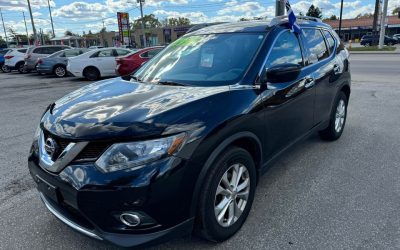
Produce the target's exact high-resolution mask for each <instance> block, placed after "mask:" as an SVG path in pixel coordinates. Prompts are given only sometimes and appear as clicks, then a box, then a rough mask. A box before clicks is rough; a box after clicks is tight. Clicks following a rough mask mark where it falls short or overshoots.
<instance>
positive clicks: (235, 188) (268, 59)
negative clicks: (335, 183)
mask: <svg viewBox="0 0 400 250" xmlns="http://www.w3.org/2000/svg"><path fill="white" fill-rule="evenodd" d="M299 25H300V26H301V28H302V33H301V34H296V33H294V32H292V31H291V30H290V28H289V27H288V23H287V19H285V18H280V19H278V20H275V21H274V22H266V21H265V22H238V23H233V24H220V25H215V26H210V27H206V28H203V29H200V30H197V31H194V32H192V33H189V34H187V35H185V36H183V37H182V38H180V39H179V40H177V41H175V42H173V43H172V44H170V45H169V46H168V47H166V48H165V49H164V50H163V51H162V52H160V53H159V54H158V55H157V56H155V57H154V58H153V59H152V60H150V61H149V62H148V63H146V64H145V65H144V66H143V67H142V68H140V69H139V70H138V71H137V72H136V73H135V74H134V75H133V76H132V79H131V80H129V81H125V80H122V79H121V78H115V79H111V80H105V81H100V82H97V83H94V84H91V85H88V86H86V87H84V88H81V89H79V90H77V91H75V92H73V93H71V94H69V95H67V96H65V97H64V98H62V99H60V100H58V101H56V102H55V103H53V104H51V105H50V106H49V107H48V108H47V110H46V111H45V113H44V114H43V117H42V118H41V121H40V126H39V128H38V130H37V133H36V135H35V139H34V142H33V145H32V147H31V150H30V155H29V170H30V172H31V175H32V177H33V178H34V180H35V181H36V183H37V186H38V190H39V192H40V196H41V199H42V200H43V202H44V203H45V205H46V206H47V208H48V209H49V210H50V211H51V212H52V213H53V214H54V215H55V216H56V217H58V218H59V219H60V220H62V221H63V222H65V223H66V224H67V225H69V226H70V227H72V228H74V229H76V230H78V231H79V232H81V233H83V234H85V235H88V236H90V237H93V238H96V239H102V240H106V241H109V242H112V243H114V244H117V245H119V246H129V247H131V246H143V245H146V244H149V243H156V242H160V241H164V240H167V239H170V238H171V237H177V236H182V235H185V234H191V233H192V232H195V233H196V234H198V235H200V236H202V237H203V238H205V239H209V240H212V241H217V242H218V241H223V240H226V239H227V238H229V237H230V236H232V235H233V234H235V233H236V232H237V231H238V230H239V229H240V228H241V226H242V225H243V223H244V222H245V220H246V218H247V216H248V214H249V212H250V208H251V205H252V203H253V199H254V198H255V197H254V194H255V192H254V191H255V188H256V185H257V180H258V178H259V176H260V175H261V174H262V173H264V172H265V171H266V169H267V168H268V167H269V166H270V165H271V163H272V162H273V160H274V159H276V158H277V156H279V155H280V154H281V153H282V152H284V151H285V149H287V148H289V147H290V146H291V145H293V144H294V143H295V142H297V141H299V140H301V139H302V138H305V137H306V136H307V135H310V134H311V133H313V132H315V131H318V132H319V134H320V136H321V137H322V138H323V139H325V140H336V139H338V138H339V137H340V136H341V134H342V132H343V129H344V126H345V121H346V111H347V103H348V100H349V96H350V73H349V62H348V56H349V54H348V52H347V50H346V49H345V47H344V46H343V44H342V43H341V42H340V39H339V38H338V36H337V34H336V33H335V32H334V31H333V30H332V28H331V27H330V26H328V25H326V24H324V23H322V22H318V21H313V20H299ZM256 198H257V197H256Z"/></svg>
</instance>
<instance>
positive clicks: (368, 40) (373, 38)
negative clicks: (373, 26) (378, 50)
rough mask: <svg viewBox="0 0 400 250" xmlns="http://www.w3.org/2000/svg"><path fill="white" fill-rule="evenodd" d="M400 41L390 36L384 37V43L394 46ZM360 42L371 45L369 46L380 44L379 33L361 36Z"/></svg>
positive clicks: (367, 45)
mask: <svg viewBox="0 0 400 250" xmlns="http://www.w3.org/2000/svg"><path fill="white" fill-rule="evenodd" d="M397 43H399V41H398V40H397V39H395V38H391V37H389V36H385V39H384V44H385V45H387V46H392V45H395V44H397ZM360 44H361V45H363V46H365V47H369V46H375V45H378V44H379V35H364V36H363V37H361V41H360Z"/></svg>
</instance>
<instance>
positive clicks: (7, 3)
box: [0, 0, 56, 11]
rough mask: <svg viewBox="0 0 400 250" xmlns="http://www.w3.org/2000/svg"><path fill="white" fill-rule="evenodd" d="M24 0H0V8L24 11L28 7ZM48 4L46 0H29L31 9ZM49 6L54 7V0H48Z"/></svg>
mask: <svg viewBox="0 0 400 250" xmlns="http://www.w3.org/2000/svg"><path fill="white" fill-rule="evenodd" d="M27 6H28V3H27V1H26V0H0V8H2V9H4V10H13V11H26V10H27V9H28V8H27ZM44 6H48V3H47V0H31V7H32V8H33V9H40V8H41V7H44ZM50 6H51V7H55V6H56V4H55V3H54V1H53V0H52V1H50Z"/></svg>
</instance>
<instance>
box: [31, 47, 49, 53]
mask: <svg viewBox="0 0 400 250" xmlns="http://www.w3.org/2000/svg"><path fill="white" fill-rule="evenodd" d="M44 52H45V48H36V49H34V50H33V52H32V53H36V54H46V53H44Z"/></svg>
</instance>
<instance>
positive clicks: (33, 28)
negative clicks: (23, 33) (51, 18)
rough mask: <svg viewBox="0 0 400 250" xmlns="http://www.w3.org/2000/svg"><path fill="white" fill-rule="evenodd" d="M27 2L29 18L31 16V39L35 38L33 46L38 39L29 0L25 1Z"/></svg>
mask: <svg viewBox="0 0 400 250" xmlns="http://www.w3.org/2000/svg"><path fill="white" fill-rule="evenodd" d="M27 1H28V9H29V14H30V16H31V23H32V30H33V37H34V38H35V44H36V42H37V39H38V37H37V33H36V29H35V22H34V21H33V15H32V8H31V2H30V0H27Z"/></svg>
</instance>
